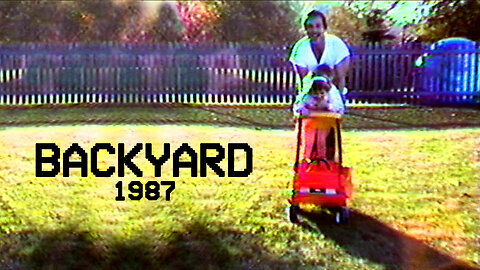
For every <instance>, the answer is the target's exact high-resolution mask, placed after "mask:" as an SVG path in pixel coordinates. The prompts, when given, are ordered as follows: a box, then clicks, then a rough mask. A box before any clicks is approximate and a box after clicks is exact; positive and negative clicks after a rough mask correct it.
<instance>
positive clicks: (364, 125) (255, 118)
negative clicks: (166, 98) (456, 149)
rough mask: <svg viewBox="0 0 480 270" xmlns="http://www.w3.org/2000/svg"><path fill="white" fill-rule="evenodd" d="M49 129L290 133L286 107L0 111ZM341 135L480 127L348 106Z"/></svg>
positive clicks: (474, 118)
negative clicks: (199, 127) (173, 127)
mask: <svg viewBox="0 0 480 270" xmlns="http://www.w3.org/2000/svg"><path fill="white" fill-rule="evenodd" d="M45 124H47V125H50V124H72V125H78V124H81V125H83V124H183V125H191V124H204V125H212V126H241V127H248V128H255V129H292V128H293V127H294V122H293V121H292V114H291V112H290V110H289V108H288V107H255V106H251V107H219V106H200V105H162V106H158V105H152V104H144V105H121V106H117V105H110V106H96V105H58V106H50V107H47V106H32V105H31V106H21V107H9V106H6V107H0V126H4V127H8V126H25V125H45ZM343 126H344V129H345V130H353V129H354V130H398V129H403V130H405V129H445V128H473V127H480V110H478V109H465V108H429V107H401V108H395V107H394V108H370V109H369V108H368V107H353V108H350V111H349V112H348V113H347V114H346V116H345V121H344V125H343Z"/></svg>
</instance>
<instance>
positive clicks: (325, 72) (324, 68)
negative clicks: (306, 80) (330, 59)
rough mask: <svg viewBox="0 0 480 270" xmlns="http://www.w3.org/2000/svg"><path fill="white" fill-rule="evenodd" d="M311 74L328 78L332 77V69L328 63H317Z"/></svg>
mask: <svg viewBox="0 0 480 270" xmlns="http://www.w3.org/2000/svg"><path fill="white" fill-rule="evenodd" d="M313 76H314V77H315V76H323V77H327V78H328V79H329V80H331V79H332V78H333V69H332V68H331V67H330V66H328V65H325V64H323V65H319V66H318V67H317V68H316V69H315V70H314V71H313Z"/></svg>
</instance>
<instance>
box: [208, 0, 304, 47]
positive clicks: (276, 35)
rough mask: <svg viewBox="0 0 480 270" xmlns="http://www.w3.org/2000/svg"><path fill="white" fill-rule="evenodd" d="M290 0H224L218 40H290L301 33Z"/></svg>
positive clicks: (289, 41) (245, 41)
mask: <svg viewBox="0 0 480 270" xmlns="http://www.w3.org/2000/svg"><path fill="white" fill-rule="evenodd" d="M297 18H298V14H297V13H295V12H294V10H293V9H292V8H291V6H290V4H289V2H277V1H225V2H224V3H223V5H221V6H220V9H219V20H218V27H217V31H218V33H217V35H218V38H219V41H224V42H242V43H251V44H265V43H267V44H290V43H292V42H294V41H296V40H297V39H298V38H299V37H300V32H299V30H300V28H299V26H298V25H297V24H296V21H297Z"/></svg>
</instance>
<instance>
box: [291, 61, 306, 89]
mask: <svg viewBox="0 0 480 270" xmlns="http://www.w3.org/2000/svg"><path fill="white" fill-rule="evenodd" d="M293 68H294V69H295V73H296V74H298V76H300V89H302V88H303V85H302V83H303V78H305V76H307V74H308V68H306V67H301V66H299V65H293Z"/></svg>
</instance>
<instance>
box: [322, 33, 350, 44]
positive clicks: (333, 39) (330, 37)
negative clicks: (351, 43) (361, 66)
mask: <svg viewBox="0 0 480 270" xmlns="http://www.w3.org/2000/svg"><path fill="white" fill-rule="evenodd" d="M325 40H326V41H327V42H333V43H339V42H340V43H345V42H343V40H342V39H341V38H339V37H337V36H335V35H334V34H325Z"/></svg>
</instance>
